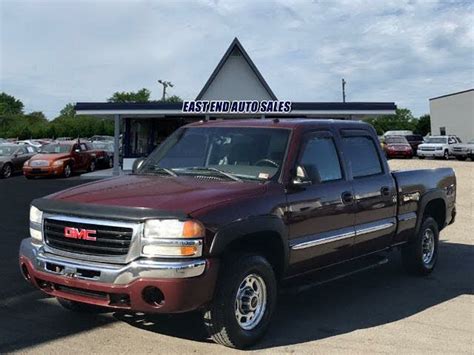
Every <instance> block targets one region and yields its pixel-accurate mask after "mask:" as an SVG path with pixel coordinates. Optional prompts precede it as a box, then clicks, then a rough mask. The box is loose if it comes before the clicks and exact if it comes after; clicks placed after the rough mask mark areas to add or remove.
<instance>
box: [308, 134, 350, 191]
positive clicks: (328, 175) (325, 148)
mask: <svg viewBox="0 0 474 355" xmlns="http://www.w3.org/2000/svg"><path fill="white" fill-rule="evenodd" d="M299 166H300V167H302V168H303V169H304V174H305V175H306V176H305V177H306V178H307V179H309V180H311V182H312V183H323V182H327V181H334V180H340V179H342V171H341V165H340V163H339V157H338V154H337V151H336V147H335V144H334V140H333V139H332V138H331V137H321V136H317V135H312V136H310V137H309V138H308V139H307V140H306V143H305V144H304V149H303V152H302V153H301V156H300V159H299Z"/></svg>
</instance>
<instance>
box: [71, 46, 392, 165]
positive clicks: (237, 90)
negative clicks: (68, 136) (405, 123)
mask: <svg viewBox="0 0 474 355" xmlns="http://www.w3.org/2000/svg"><path fill="white" fill-rule="evenodd" d="M195 100H196V101H202V102H212V101H217V100H219V101H228V102H234V101H242V100H253V101H259V102H261V103H263V102H265V103H268V102H274V103H278V98H277V96H276V94H275V93H274V92H273V90H272V89H271V88H270V86H269V85H268V83H267V82H266V81H265V79H264V78H263V76H262V74H261V73H260V71H259V70H258V69H257V67H256V66H255V64H254V62H253V61H252V60H251V59H250V57H249V55H248V54H247V52H246V51H245V49H244V47H243V46H242V44H241V43H240V42H239V40H238V39H237V38H235V39H234V40H233V41H232V43H231V44H230V46H229V48H228V49H227V51H226V52H225V54H224V56H223V57H222V59H221V60H220V61H219V63H218V64H217V67H216V68H215V69H214V71H213V72H212V73H211V75H210V77H209V79H208V80H207V81H206V83H205V84H204V86H203V88H202V89H201V91H200V92H199V93H198V94H197V96H196V99H195ZM75 109H76V113H77V114H78V115H94V116H98V117H107V118H111V119H114V121H115V142H116V144H115V147H116V152H115V155H116V157H118V154H119V149H118V146H119V144H118V142H119V136H120V134H122V137H123V139H122V152H123V169H124V170H130V169H131V166H132V164H133V161H134V160H135V159H136V158H138V157H142V156H146V155H147V154H149V153H150V152H151V151H152V150H153V149H154V148H155V147H156V146H157V145H159V144H160V143H161V142H162V141H163V140H164V139H165V138H166V137H167V136H168V135H170V134H171V133H172V132H173V131H174V130H176V129H177V128H178V127H180V126H182V125H184V124H187V123H190V122H195V121H200V120H204V121H206V120H215V119H237V118H259V119H272V118H275V117H283V116H284V117H298V118H334V119H343V120H360V119H363V118H367V117H374V116H381V115H391V114H394V113H395V109H396V105H395V103H393V102H291V109H290V110H289V111H285V112H277V111H272V112H265V113H262V112H258V113H256V112H253V113H252V112H241V111H240V112H216V111H215V110H211V109H210V110H209V111H200V112H198V113H196V112H189V111H187V110H184V108H183V103H160V102H149V103H110V102H78V103H77V104H76V107H75ZM118 161H119V159H114V164H115V166H114V174H118V173H119V169H120V168H119V165H118V164H117V163H116V162H118Z"/></svg>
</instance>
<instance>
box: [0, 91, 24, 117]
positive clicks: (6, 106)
mask: <svg viewBox="0 0 474 355" xmlns="http://www.w3.org/2000/svg"><path fill="white" fill-rule="evenodd" d="M23 107H24V106H23V102H21V101H20V100H18V99H16V98H14V97H13V96H11V95H8V94H7V93H5V92H2V93H1V94H0V115H2V116H3V115H21V114H23Z"/></svg>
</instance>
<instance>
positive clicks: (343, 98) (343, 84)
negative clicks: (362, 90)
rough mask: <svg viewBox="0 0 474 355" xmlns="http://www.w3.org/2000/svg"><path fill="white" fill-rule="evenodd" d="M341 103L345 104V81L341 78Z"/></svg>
mask: <svg viewBox="0 0 474 355" xmlns="http://www.w3.org/2000/svg"><path fill="white" fill-rule="evenodd" d="M342 102H346V81H345V80H344V78H342Z"/></svg>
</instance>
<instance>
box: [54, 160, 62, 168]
mask: <svg viewBox="0 0 474 355" xmlns="http://www.w3.org/2000/svg"><path fill="white" fill-rule="evenodd" d="M53 166H54V167H56V168H57V167H60V166H63V161H62V160H56V161H54V162H53Z"/></svg>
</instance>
